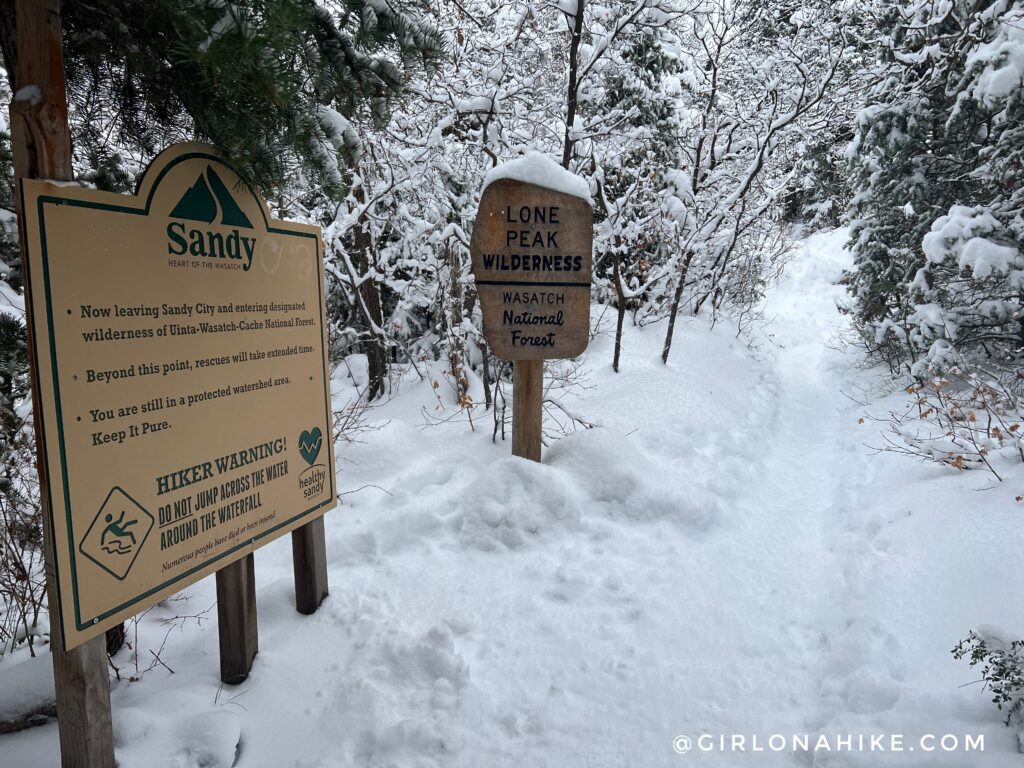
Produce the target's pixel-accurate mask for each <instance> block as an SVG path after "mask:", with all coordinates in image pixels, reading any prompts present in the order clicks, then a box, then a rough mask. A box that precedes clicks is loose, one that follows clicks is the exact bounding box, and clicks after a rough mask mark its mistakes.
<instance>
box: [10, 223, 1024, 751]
mask: <svg viewBox="0 0 1024 768" xmlns="http://www.w3.org/2000/svg"><path fill="white" fill-rule="evenodd" d="M845 237H846V233H845V232H843V231H837V232H834V233H826V234H821V235H815V236H813V237H811V238H809V240H808V241H806V243H805V244H804V245H803V246H802V247H801V249H800V252H799V253H798V254H797V255H796V256H795V258H794V259H793V262H792V263H791V264H790V265H789V268H788V271H787V274H786V276H785V279H784V281H783V282H782V284H781V285H779V286H777V287H776V288H774V289H772V291H771V293H770V297H769V300H768V303H767V305H766V307H765V314H766V317H768V318H773V320H772V322H771V323H770V324H769V325H768V326H767V331H766V338H764V339H763V340H762V343H761V344H760V346H759V348H758V349H757V350H755V351H754V352H751V350H750V349H748V347H747V343H746V341H745V340H744V339H743V338H738V337H737V336H736V332H735V327H731V326H728V325H727V324H725V323H722V324H720V325H718V326H717V327H716V328H714V329H709V328H708V326H707V321H706V320H705V319H704V318H698V319H688V318H680V321H679V324H678V326H677V331H676V334H677V338H676V342H675V345H674V347H673V354H672V359H671V361H670V364H669V365H667V366H665V365H662V363H661V361H660V350H661V344H662V341H663V333H664V326H663V325H660V324H659V325H655V326H653V327H648V328H642V329H637V328H629V329H628V333H627V335H626V339H625V346H624V351H625V355H624V359H623V366H622V372H621V373H618V374H616V373H613V372H612V371H611V369H610V366H609V365H608V363H609V361H610V358H611V338H610V336H609V334H608V333H607V332H605V333H603V334H601V335H599V336H598V337H597V338H596V339H595V341H594V343H593V344H592V345H591V349H590V351H589V352H588V355H587V357H586V360H585V362H584V365H583V371H584V373H585V379H584V382H583V383H584V385H585V387H584V388H583V389H582V390H580V392H579V393H578V394H576V395H574V396H573V397H574V402H572V403H571V406H572V409H573V410H574V411H576V412H579V413H581V414H584V415H585V416H586V417H587V418H588V419H589V420H591V421H594V422H595V423H597V424H598V425H599V428H597V429H594V430H586V431H581V432H577V433H576V434H573V435H571V436H569V437H566V438H563V439H561V440H558V441H557V442H555V443H554V444H553V445H551V446H550V447H549V448H547V449H546V451H545V460H544V462H543V463H542V464H533V463H530V462H526V461H523V460H520V459H516V458H512V457H510V456H509V455H508V454H509V447H508V443H504V444H502V443H500V442H499V443H498V444H494V443H492V441H491V439H490V420H489V417H487V418H485V419H484V423H481V422H480V420H479V419H478V420H477V422H476V424H475V426H476V429H475V431H471V430H470V429H469V428H468V425H467V424H466V423H465V422H464V421H461V422H448V423H443V424H440V425H434V426H430V427H426V428H425V427H424V424H425V422H426V421H430V420H433V419H436V418H444V417H447V416H449V415H451V413H452V409H451V407H450V405H446V403H447V401H448V400H450V398H451V395H450V392H448V391H447V389H446V387H447V384H446V383H445V380H444V379H443V377H442V376H441V375H440V373H439V371H440V369H439V368H437V369H432V374H431V378H432V379H433V381H436V382H438V384H439V386H438V387H437V388H435V387H434V386H433V382H432V381H422V382H421V381H418V380H417V379H416V377H415V375H414V374H413V373H412V372H410V373H409V375H408V376H406V377H405V379H404V380H403V382H402V385H401V391H400V392H399V394H398V395H397V396H396V397H395V398H394V399H393V400H392V401H391V402H389V403H388V404H387V405H386V406H384V407H382V408H380V409H378V410H377V411H374V412H373V414H372V416H371V418H373V419H374V420H375V422H376V426H377V429H376V430H375V431H372V432H370V433H368V434H366V435H364V436H363V441H362V442H361V443H358V444H355V445H348V444H342V445H339V448H338V456H339V468H338V469H339V488H340V489H341V490H342V492H343V493H344V494H345V495H344V496H343V502H344V503H343V506H341V507H340V508H339V509H338V510H336V511H335V512H332V513H330V514H329V515H328V517H327V535H328V558H329V561H330V580H331V595H330V597H329V598H328V599H327V601H326V602H325V603H324V605H323V606H322V608H321V609H320V610H319V611H318V612H317V613H316V614H315V615H313V616H310V617H301V616H299V615H297V614H296V613H295V611H294V607H293V599H292V593H291V590H292V581H291V560H290V548H289V546H288V542H287V540H282V541H279V542H275V543H274V544H272V545H270V546H268V547H266V548H264V549H262V550H260V551H259V552H258V553H257V555H256V564H257V595H258V598H257V599H258V608H259V622H260V654H259V656H258V657H257V660H256V663H255V665H254V668H253V672H252V675H251V676H250V678H249V680H247V681H246V682H245V683H244V684H243V685H241V686H238V687H235V688H232V689H222V688H221V687H220V686H219V685H218V684H217V680H216V675H217V633H216V621H215V620H211V617H214V613H212V612H210V613H207V614H205V615H206V620H205V621H203V622H202V623H201V624H197V622H196V621H194V620H185V621H181V620H178V621H174V620H173V619H174V617H175V616H188V615H193V614H201V613H202V612H203V611H204V610H205V609H207V607H208V606H210V605H211V604H212V603H213V601H214V599H215V598H214V589H213V584H212V582H211V581H210V580H208V581H207V582H203V583H201V584H199V585H196V586H195V587H193V588H191V589H190V590H188V593H189V596H188V599H187V600H179V601H170V602H167V603H163V604H161V605H159V606H157V607H156V608H154V609H153V611H152V612H151V613H150V614H149V615H148V616H147V617H146V618H145V619H144V620H143V621H142V622H141V623H140V624H139V636H138V638H137V640H135V641H133V646H134V647H135V648H137V649H138V651H139V654H140V665H141V668H140V669H141V670H145V669H146V667H148V666H149V665H150V656H149V654H148V652H147V651H148V649H158V648H160V647H161V645H163V647H164V650H163V651H162V652H161V659H162V660H163V661H164V662H165V663H166V664H167V667H166V668H165V667H159V666H157V667H155V668H153V669H151V670H149V671H145V672H144V674H142V676H141V680H140V681H138V682H128V681H127V676H128V675H129V674H133V675H136V676H138V674H137V673H136V671H135V663H134V660H133V657H132V655H131V654H132V652H131V651H127V650H126V651H123V652H122V653H121V654H120V655H119V656H118V659H117V662H118V663H119V664H121V665H122V672H123V674H122V677H123V678H124V679H123V680H122V681H121V682H119V683H116V684H115V686H114V689H113V693H112V700H113V705H114V720H115V737H116V739H117V744H118V758H119V761H120V764H121V766H122V768H134V767H136V766H141V767H142V768H157V767H158V766H175V768H191V767H192V766H205V767H206V768H214V767H216V766H225V767H226V766H229V765H232V763H233V762H235V761H236V759H237V765H239V766H243V768H244V767H249V768H260V767H261V766H268V767H271V768H277V767H278V766H296V768H326V767H329V766H330V767H333V766H353V767H358V768H410V767H412V766H430V767H431V768H433V767H435V766H445V767H446V768H448V767H452V768H470V767H473V768H477V767H478V766H488V768H503V767H506V766H507V767H509V768H512V767H513V766H514V767H515V768H520V767H522V766H528V768H626V767H627V766H629V767H630V768H633V767H634V766H636V767H642V768H648V767H649V768H660V767H661V766H685V765H692V766H702V767H703V766H715V767H717V766H722V767H723V768H726V767H727V768H733V767H734V766H741V767H742V766H745V765H749V766H758V768H760V767H761V766H768V767H769V768H770V767H771V766H843V767H848V768H856V767H859V766H865V767H866V766H872V767H874V766H920V767H921V768H925V767H927V768H932V766H939V767H943V766H948V767H950V768H952V767H954V766H956V767H957V768H959V767H960V766H992V767H993V768H1000V767H1002V766H1011V765H1013V766H1019V765H1020V755H1019V754H1017V753H1016V741H1015V738H1014V734H1013V733H1012V732H1011V731H1010V730H1009V729H1005V728H1003V727H1002V725H1001V724H1000V722H999V720H998V713H997V712H996V711H995V709H994V708H993V707H992V705H991V704H990V702H989V701H988V697H987V696H985V695H983V694H982V693H981V692H980V691H979V689H978V688H977V687H976V686H968V687H961V686H963V685H964V684H966V683H969V682H971V681H972V680H973V679H974V678H975V673H974V672H972V671H971V670H969V669H967V667H966V665H965V664H964V663H962V662H956V661H954V660H952V658H951V657H950V654H949V650H950V648H951V647H952V646H953V645H954V644H955V642H956V641H957V640H958V639H960V638H961V637H963V636H964V635H965V634H966V632H967V631H968V630H969V629H971V628H973V627H975V626H977V625H978V624H982V623H998V624H1002V625H1003V626H1005V627H1006V628H1007V629H1008V631H1009V632H1010V633H1011V634H1014V635H1015V636H1024V614H1022V610H1021V608H1020V607H1018V605H1017V604H1019V601H1015V602H1013V601H1011V600H1009V599H1008V597H1007V594H1006V593H1007V590H1006V588H1005V586H1003V585H1006V584H1011V583H1015V582H1016V581H1019V574H1020V573H1021V568H1022V567H1024V541H1022V538H1021V526H1020V523H1019V515H1020V514H1021V513H1020V511H1019V505H1017V504H1016V502H1015V501H1014V500H1013V497H1014V495H1015V493H1017V492H1019V488H1020V486H1021V482H1020V481H1021V480H1022V479H1024V476H1021V475H1018V476H1016V477H1015V478H1011V480H1013V482H1008V483H1005V484H1003V486H1005V487H1000V488H995V489H990V488H988V487H989V486H990V485H991V482H990V481H989V480H988V479H986V478H985V477H981V476H964V475H957V474H955V473H951V472H950V471H949V470H945V469H942V468H939V467H933V466H919V465H915V464H913V463H912V462H908V461H907V460H906V459H903V458H900V457H895V456H892V455H888V454H881V455H878V454H875V453H874V452H872V451H871V450H870V449H868V448H867V447H865V443H869V444H870V443H872V441H875V442H877V441H878V431H877V427H872V426H871V424H870V423H869V424H867V425H858V423H857V422H858V419H859V418H860V417H861V416H862V415H863V414H864V408H863V407H862V406H860V405H857V404H856V403H855V402H854V401H853V400H851V399H850V398H849V397H847V394H857V393H858V392H861V391H862V390H863V389H864V388H866V387H869V385H870V384H871V377H872V376H873V375H874V374H872V373H871V372H869V371H862V370H859V369H857V367H856V365H855V363H856V362H857V358H856V354H855V352H853V351H849V350H844V349H843V348H842V346H841V345H839V344H838V335H839V333H840V332H841V330H842V328H843V327H844V322H845V321H844V319H843V317H842V316H841V315H840V314H839V313H838V312H837V311H836V302H837V301H839V300H841V299H842V296H843V290H842V288H841V287H838V286H836V285H835V281H836V279H837V278H838V277H839V275H840V274H841V272H842V269H843V268H844V266H845V265H846V264H847V260H848V256H847V254H845V252H844V251H843V250H842V244H843V242H844V239H845ZM595 312H596V315H595V319H598V318H599V315H600V310H599V309H598V308H596V309H595ZM606 325H607V324H606ZM606 331H607V328H606ZM362 375H363V374H362V372H361V371H360V370H359V369H358V366H355V367H354V369H353V373H352V376H353V377H354V378H355V380H357V381H358V380H359V379H360V376H362ZM337 385H338V390H339V398H340V400H341V402H343V401H344V398H345V396H346V395H345V393H346V392H350V391H351V387H352V386H353V384H352V381H350V380H349V378H348V374H347V372H342V373H340V374H339V376H338V380H337ZM476 396H478V397H479V396H480V393H479V392H477V393H476ZM893 397H899V395H898V394H897V395H895V396H893ZM887 402H889V401H888V400H886V399H885V398H880V399H877V402H876V403H875V405H877V406H878V407H879V408H882V409H884V407H885V403H887ZM161 620H170V623H168V624H162V623H161ZM168 631H170V634H168ZM5 663H11V662H10V661H8V662H5ZM168 668H169V669H173V670H175V673H174V674H170V673H169V672H168V671H167V670H168ZM2 674H3V668H2V667H0V675H2ZM0 679H2V677H0ZM930 733H934V734H938V735H942V734H947V733H951V734H957V735H959V736H960V737H961V738H962V737H963V736H964V735H965V734H981V735H983V736H984V738H985V752H984V753H966V752H964V751H963V750H962V749H958V750H957V751H953V752H949V753H942V752H933V753H924V752H922V751H921V750H920V749H918V750H917V751H911V750H910V749H909V747H910V746H912V745H917V744H919V741H918V739H919V737H920V736H921V735H924V734H930ZM702 734H703V735H708V736H710V737H711V738H712V739H713V742H712V744H713V748H712V749H710V750H708V751H703V750H701V749H699V748H698V746H697V739H698V737H699V736H701V735H702ZM734 734H735V735H737V736H740V737H742V738H744V739H745V751H733V750H731V749H730V744H731V743H732V742H731V737H732V735H734ZM773 734H781V735H782V736H783V737H785V738H786V739H789V738H791V737H793V736H803V735H805V734H806V735H807V736H808V737H809V738H810V740H811V742H812V743H813V742H814V741H815V740H816V739H817V737H819V736H825V737H827V738H829V739H830V740H831V744H832V745H833V747H834V746H835V745H836V743H837V742H836V739H837V737H838V738H843V737H847V736H852V737H853V738H856V737H857V736H858V735H860V736H864V737H868V738H870V736H872V735H874V734H903V735H904V740H905V745H906V746H905V747H904V749H905V751H902V752H888V751H887V752H885V753H878V752H874V753H872V752H870V751H866V750H865V751H857V750H856V749H849V748H847V749H845V750H844V749H839V750H836V749H834V748H833V749H831V750H824V751H823V750H817V751H804V750H801V749H796V750H794V749H791V748H789V747H788V746H787V747H786V748H785V749H782V750H781V751H771V750H770V749H768V748H767V746H766V744H767V739H768V738H769V736H771V735H773ZM680 736H686V737H688V738H689V739H691V742H690V743H691V744H692V746H693V750H692V751H691V752H690V753H688V754H678V753H677V752H676V751H675V750H674V749H673V741H674V740H675V739H676V738H677V737H680ZM719 737H724V738H725V740H726V741H725V748H724V749H722V748H721V747H720V742H719V741H718V739H719ZM755 737H756V738H758V739H759V740H760V746H761V747H762V748H764V749H765V751H763V752H752V751H751V749H752V748H753V746H754V745H753V741H752V740H753V739H754V738H755ZM236 743H238V744H240V747H239V749H238V751H237V754H236V749H235V745H236ZM677 743H679V742H677ZM705 743H707V742H705ZM886 743H887V744H888V743H889V742H888V741H887V742H886ZM56 755H57V752H56V728H55V726H53V725H52V724H50V725H47V726H44V727H40V728H35V729H32V730H30V731H26V732H23V733H20V734H16V735H13V736H3V737H0V765H2V766H3V767H4V768H7V767H8V766H11V768H13V767H14V766H19V767H20V766H25V767H26V768H28V767H30V766H44V765H46V766H49V765H55V764H56Z"/></svg>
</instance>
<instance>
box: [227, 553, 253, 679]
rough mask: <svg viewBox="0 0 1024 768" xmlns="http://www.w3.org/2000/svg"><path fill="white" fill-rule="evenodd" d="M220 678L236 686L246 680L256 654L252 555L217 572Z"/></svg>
mask: <svg viewBox="0 0 1024 768" xmlns="http://www.w3.org/2000/svg"><path fill="white" fill-rule="evenodd" d="M217 629H218V630H219V632H220V679H221V681H222V682H224V683H227V684H228V685H238V684H239V683H241V682H243V681H244V680H245V679H246V678H247V677H249V670H251V669H252V662H253V659H255V658H256V654H257V653H258V652H259V631H258V629H257V626H256V567H255V562H254V560H253V556H252V553H251V552H250V553H249V554H248V555H246V556H245V557H243V558H242V559H241V560H236V561H235V562H233V563H231V565H227V566H225V567H223V568H221V569H220V570H219V571H217Z"/></svg>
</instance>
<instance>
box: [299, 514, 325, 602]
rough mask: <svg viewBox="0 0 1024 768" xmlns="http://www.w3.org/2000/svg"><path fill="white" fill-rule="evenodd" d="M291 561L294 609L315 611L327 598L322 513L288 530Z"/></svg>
mask: <svg viewBox="0 0 1024 768" xmlns="http://www.w3.org/2000/svg"><path fill="white" fill-rule="evenodd" d="M292 561H293V564H294V567H295V610H297V611H298V612H299V613H304V614H307V615H308V614H311V613H316V609H317V608H319V607H320V603H322V602H323V601H324V598H325V597H327V539H326V536H325V534H324V519H323V517H322V516H321V517H318V518H316V519H315V520H311V521H310V522H308V523H306V524H305V525H304V526H302V527H301V528H297V529H296V530H294V531H292Z"/></svg>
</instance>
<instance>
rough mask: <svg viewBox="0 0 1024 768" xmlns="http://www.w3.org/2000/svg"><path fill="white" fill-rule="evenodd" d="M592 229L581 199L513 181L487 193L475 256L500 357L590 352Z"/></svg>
mask: <svg viewBox="0 0 1024 768" xmlns="http://www.w3.org/2000/svg"><path fill="white" fill-rule="evenodd" d="M593 232H594V214H593V209H592V208H591V207H590V204H589V203H588V202H587V201H586V200H583V199H582V198H579V197H575V196H574V195H569V194H565V193H563V192H556V191H555V190H553V189H547V188H546V187H540V186H537V185H535V184H528V183H525V182H521V181H515V180H511V179H501V180H499V181H496V182H494V183H492V184H490V185H489V186H488V187H487V189H485V190H484V193H483V195H482V197H481V198H480V208H479V210H478V212H477V217H476V222H475V223H474V225H473V239H472V242H471V244H470V254H471V257H472V264H473V277H474V278H475V280H476V289H477V293H478V295H479V297H480V308H481V310H482V311H483V321H484V322H483V330H484V336H485V337H486V338H487V342H488V344H489V345H490V347H491V351H492V352H493V353H494V354H495V355H497V356H498V357H500V358H502V359H504V360H549V359H557V358H567V357H576V356H577V355H579V354H581V353H582V352H583V350H585V349H586V348H587V344H588V343H589V341H590V282H591V273H592V269H593V264H592V262H593V255H592V252H593V239H594V237H593Z"/></svg>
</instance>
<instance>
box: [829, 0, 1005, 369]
mask: <svg viewBox="0 0 1024 768" xmlns="http://www.w3.org/2000/svg"><path fill="white" fill-rule="evenodd" d="M875 5H876V6H877V10H878V13H877V14H875V15H873V16H871V18H872V19H873V24H874V25H875V27H876V33H875V34H876V40H877V44H878V46H879V47H880V51H881V55H880V58H879V63H878V64H877V65H876V66H875V69H874V73H873V77H874V81H875V82H874V85H873V87H872V88H870V89H869V91H868V94H867V99H866V103H865V105H864V107H863V108H862V109H861V111H860V113H859V115H858V117H857V121H856V133H855V136H854V140H853V142H852V143H851V146H850V148H849V150H848V156H849V158H850V160H851V172H852V183H853V187H854V190H853V191H854V197H853V201H852V204H851V207H850V217H851V234H852V243H851V248H852V250H853V253H854V259H855V264H854V268H853V269H852V270H851V271H850V272H849V273H848V275H847V283H848V285H849V287H850V292H851V294H852V296H853V306H852V307H851V310H852V314H853V316H854V320H855V323H856V325H857V327H858V329H859V330H860V331H861V335H862V338H863V341H864V344H865V346H866V347H867V348H868V349H869V350H870V351H871V352H872V353H874V354H875V355H876V356H877V357H879V358H880V359H882V360H884V361H885V362H886V363H888V364H889V366H890V367H891V368H892V369H893V370H894V371H902V372H904V373H907V372H909V373H911V374H913V375H915V376H918V377H924V376H926V375H928V374H929V369H931V371H933V372H936V371H937V372H940V373H941V371H942V369H946V368H948V366H949V364H950V363H951V361H952V360H954V359H955V360H958V361H963V360H966V361H968V363H974V362H978V361H981V360H984V361H986V362H987V363H989V364H992V363H995V364H998V365H999V366H1000V367H1006V366H1015V365H1017V364H1019V363H1020V362H1021V361H1022V360H1024V328H1022V326H1021V322H1020V320H1021V313H1022V306H1021V298H1022V296H1021V290H1020V288H1021V286H1020V277H1021V276H1020V270H1021V268H1022V264H1024V257H1022V253H1021V251H1022V248H1024V216H1022V213H1021V212H1022V210H1024V185H1022V184H1021V179H1022V178H1024V7H1022V5H1021V3H1019V2H1009V0H949V1H948V2H943V3H935V2H932V1H931V0H913V1H912V2H904V3H901V4H890V3H877V4H875Z"/></svg>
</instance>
